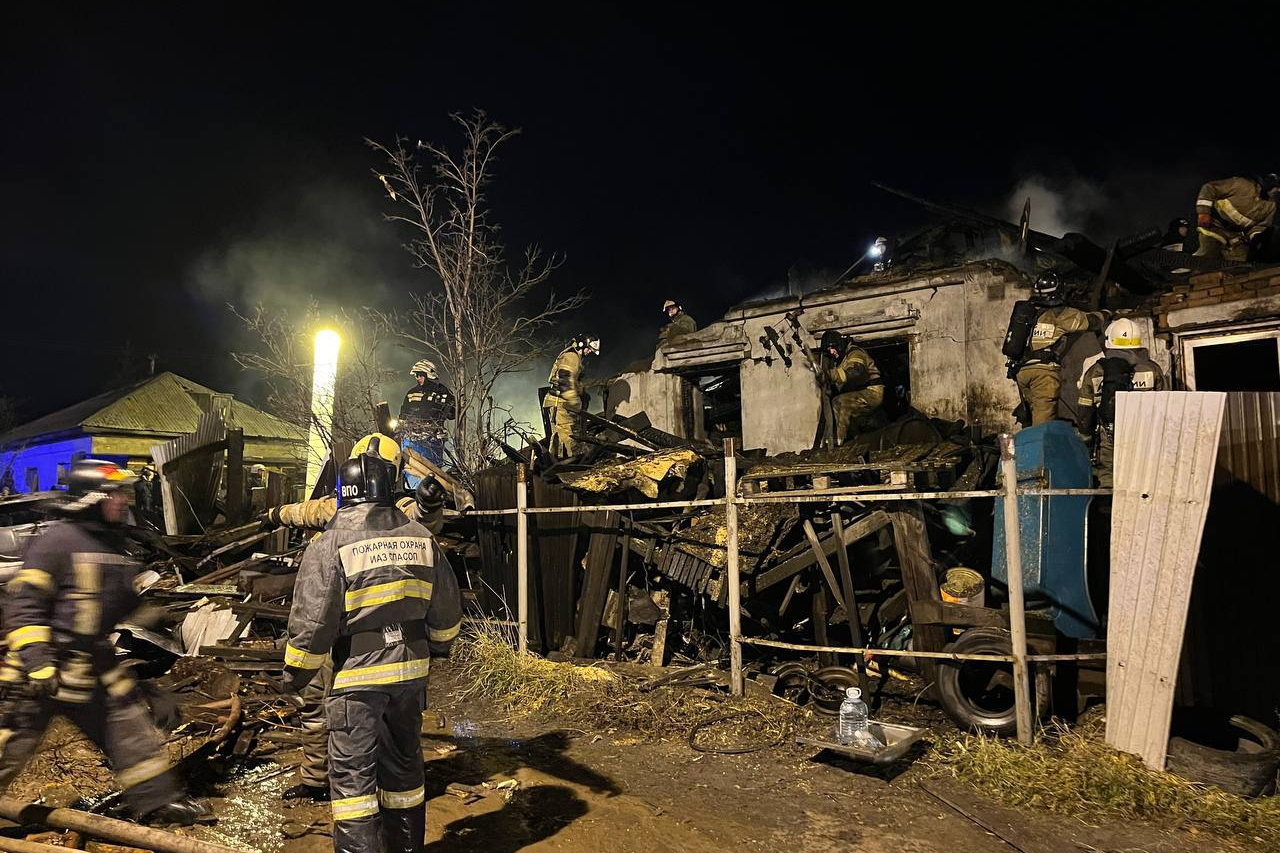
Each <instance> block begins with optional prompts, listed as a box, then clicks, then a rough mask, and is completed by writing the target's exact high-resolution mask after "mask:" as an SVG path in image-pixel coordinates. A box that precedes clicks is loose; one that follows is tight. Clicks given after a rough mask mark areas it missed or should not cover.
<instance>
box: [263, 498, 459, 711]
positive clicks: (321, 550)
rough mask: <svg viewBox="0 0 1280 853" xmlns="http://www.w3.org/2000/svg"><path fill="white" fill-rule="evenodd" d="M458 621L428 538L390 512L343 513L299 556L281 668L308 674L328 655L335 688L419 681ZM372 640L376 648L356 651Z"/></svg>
mask: <svg viewBox="0 0 1280 853" xmlns="http://www.w3.org/2000/svg"><path fill="white" fill-rule="evenodd" d="M461 623H462V599H461V595H460V593H459V592H458V581H457V578H456V576H455V575H454V573H453V568H452V567H451V566H450V565H449V561H448V560H447V559H446V558H445V555H444V552H443V551H442V550H441V549H440V546H439V545H438V544H437V543H436V541H435V538H434V537H433V536H432V535H431V532H430V531H429V530H427V528H425V527H423V526H422V525H421V524H418V523H417V522H415V521H410V520H409V519H408V518H406V517H405V515H404V513H402V512H401V511H400V510H398V509H396V508H395V507H391V506H378V505H375V504H360V505H357V506H353V507H347V508H344V509H340V510H338V512H337V515H335V516H334V518H333V521H332V523H331V524H330V525H329V528H328V529H327V530H326V531H325V532H324V533H322V534H321V535H320V536H319V537H318V538H317V539H316V540H315V541H314V542H312V543H311V544H310V545H309V546H308V547H307V551H306V553H305V554H304V555H303V558H302V565H301V567H300V568H299V570H298V581H297V583H296V584H295V586H294V592H293V608H292V610H291V611H290V613H289V642H288V645H287V646H286V647H285V666H286V668H288V669H291V670H295V671H297V670H305V671H314V670H318V669H319V668H320V666H321V664H322V663H324V660H325V657H326V656H329V655H334V679H333V689H334V690H335V691H340V690H361V689H370V688H379V687H385V686H388V685H396V684H404V683H407V682H415V681H422V680H425V679H426V678H427V674H428V672H429V671H430V667H431V656H432V655H447V654H448V653H449V648H450V646H451V645H452V643H453V640H454V638H456V637H457V636H458V629H459V627H460V625H461ZM417 626H421V627H420V628H419V627H417ZM418 636H420V637H421V639H417V638H416V637H418ZM371 637H372V638H374V640H375V641H377V646H378V647H377V648H374V649H372V650H368V649H365V648H364V646H360V645H354V646H353V638H355V639H359V640H361V641H363V643H364V645H365V646H367V645H368V643H369V640H370V638H371ZM344 648H352V651H351V653H350V654H349V655H346V656H345V659H344V654H343V649H344ZM335 650H336V651H337V654H334V653H335Z"/></svg>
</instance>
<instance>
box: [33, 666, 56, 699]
mask: <svg viewBox="0 0 1280 853" xmlns="http://www.w3.org/2000/svg"><path fill="white" fill-rule="evenodd" d="M27 681H28V683H29V684H30V685H31V689H32V691H33V692H34V693H35V695H36V696H37V697H39V698H52V697H53V694H55V693H57V692H58V668H57V667H56V666H54V665H53V664H46V665H45V666H42V667H40V668H39V669H33V670H32V671H31V672H30V673H28V674H27Z"/></svg>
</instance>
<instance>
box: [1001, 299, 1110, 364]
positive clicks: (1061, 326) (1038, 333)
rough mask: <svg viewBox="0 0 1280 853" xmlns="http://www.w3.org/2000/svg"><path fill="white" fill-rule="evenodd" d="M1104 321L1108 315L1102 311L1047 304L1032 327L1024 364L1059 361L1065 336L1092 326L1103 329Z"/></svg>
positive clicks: (1086, 329)
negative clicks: (1061, 343) (1086, 310)
mask: <svg viewBox="0 0 1280 853" xmlns="http://www.w3.org/2000/svg"><path fill="white" fill-rule="evenodd" d="M1104 322H1105V318H1104V316H1103V315H1102V314H1101V313H1098V312H1094V311H1090V312H1085V311H1081V310H1080V309H1079V308H1072V307H1071V306H1070V305H1052V306H1049V307H1046V308H1045V309H1044V310H1043V311H1041V312H1040V315H1039V316H1038V317H1037V318H1036V324H1035V326H1034V327H1033V328H1032V329H1031V339H1030V340H1029V341H1028V343H1027V348H1026V351H1025V352H1024V353H1023V356H1022V359H1021V364H1022V365H1028V364H1057V363H1058V359H1059V358H1060V357H1061V353H1060V352H1059V350H1058V344H1059V343H1060V342H1061V341H1062V339H1063V338H1065V337H1066V336H1067V335H1070V334H1075V333H1076V332H1087V331H1089V330H1090V329H1093V330H1094V331H1099V330H1101V328H1102V324H1103V323H1104Z"/></svg>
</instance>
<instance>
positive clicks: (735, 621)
mask: <svg viewBox="0 0 1280 853" xmlns="http://www.w3.org/2000/svg"><path fill="white" fill-rule="evenodd" d="M737 491H738V458H737V456H735V455H734V439H732V438H726V439H725V440H724V524H725V530H726V531H727V534H728V535H727V536H726V537H725V549H726V551H727V554H726V562H727V563H728V569H729V687H730V689H731V690H732V691H733V695H734V696H741V695H743V693H744V692H745V689H746V686H745V685H744V684H743V681H742V572H741V569H740V567H739V566H738V504H737V500H736V498H737Z"/></svg>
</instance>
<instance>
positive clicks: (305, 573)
mask: <svg viewBox="0 0 1280 853" xmlns="http://www.w3.org/2000/svg"><path fill="white" fill-rule="evenodd" d="M395 481H396V471H395V468H394V466H392V465H390V464H388V463H387V461H386V460H385V459H383V458H382V457H381V456H380V455H378V454H377V452H376V451H374V452H369V453H364V454H361V455H360V456H358V457H356V458H354V459H349V460H347V461H346V462H344V463H343V464H342V467H341V468H340V469H339V471H338V512H337V514H336V515H335V516H334V517H333V521H332V522H331V523H330V525H329V527H328V529H326V530H325V532H324V533H322V534H320V536H319V537H318V538H317V539H316V540H315V541H313V542H312V543H311V544H310V545H309V546H308V548H307V551H306V553H305V555H304V556H303V560H302V566H301V568H300V569H299V572H298V583H297V585H296V587H295V589H294V598H293V607H292V609H291V611H290V613H289V641H288V645H286V647H285V675H286V681H287V683H288V684H289V686H290V687H292V688H293V689H295V690H300V689H302V688H303V687H304V686H305V685H306V684H307V683H308V682H309V681H311V680H312V679H313V678H314V677H315V675H316V673H317V672H318V671H319V669H320V668H321V666H322V665H323V663H324V661H325V658H326V657H329V658H331V659H332V661H333V673H334V675H333V686H332V688H331V690H330V693H329V697H328V699H327V701H326V702H325V715H326V717H327V718H328V724H329V791H330V797H331V801H330V808H331V809H332V811H333V844H334V850H335V851H336V853H365V851H370V850H385V851H389V852H390V853H410V851H413V853H416V851H421V850H422V849H423V836H424V834H425V831H426V796H425V790H424V787H423V774H422V747H421V743H420V740H419V738H420V737H421V729H422V713H423V711H424V710H425V708H426V689H427V677H428V673H429V670H430V667H431V657H432V656H433V655H438V656H443V655H447V654H448V653H449V648H450V646H452V644H453V640H454V638H455V637H457V635H458V629H459V626H460V625H461V622H462V600H461V595H460V593H459V591H458V582H457V579H456V577H455V576H454V573H453V569H452V568H451V567H450V565H449V561H448V560H447V559H446V558H445V555H444V552H443V551H442V550H441V549H440V546H439V545H438V544H437V543H436V541H435V539H434V537H432V535H431V532H430V531H428V530H427V529H426V528H425V527H423V526H422V525H421V524H418V523H417V522H414V521H410V520H409V519H407V518H405V516H404V514H403V513H401V512H399V511H398V510H397V509H396V508H395V507H394V506H393V505H392V495H393V491H392V490H393V489H394V486H395Z"/></svg>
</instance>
